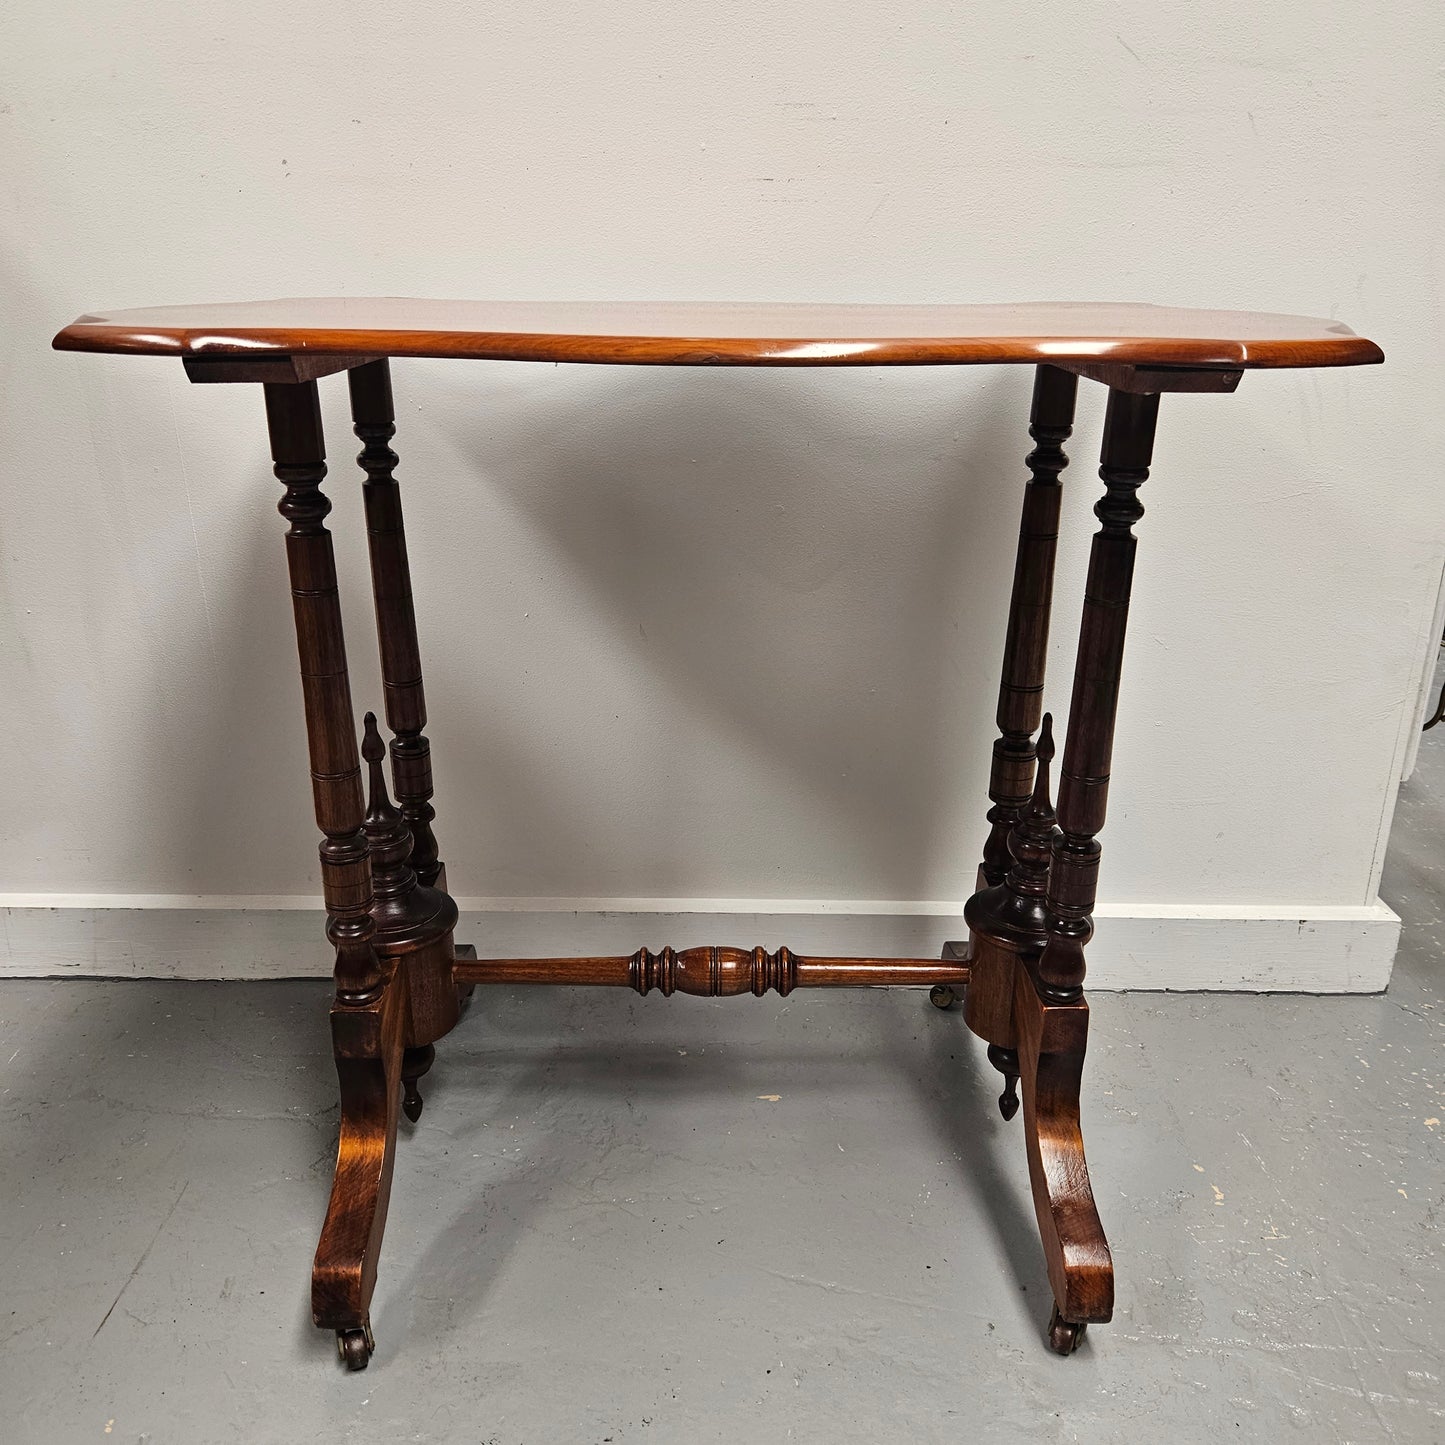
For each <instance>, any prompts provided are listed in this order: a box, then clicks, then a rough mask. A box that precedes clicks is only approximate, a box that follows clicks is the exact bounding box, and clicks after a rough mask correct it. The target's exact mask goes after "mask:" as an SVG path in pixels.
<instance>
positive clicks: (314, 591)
mask: <svg viewBox="0 0 1445 1445" xmlns="http://www.w3.org/2000/svg"><path fill="white" fill-rule="evenodd" d="M265 396H266V416H267V423H268V426H269V430H270V435H271V455H272V457H273V459H274V462H275V472H276V476H277V478H278V479H279V480H280V481H281V482H283V483H284V484H285V487H286V495H285V497H284V498H283V499H282V501H281V503H280V511H281V515H282V516H283V517H285V518H286V520H287V521H288V522H289V523H290V529H289V531H288V532H287V534H286V559H287V566H288V569H289V572H290V577H291V599H292V606H293V609H294V611H295V616H296V644H297V651H298V655H299V659H300V665H301V689H302V694H303V697H304V699H305V703H306V733H307V742H308V746H309V750H310V758H311V786H312V792H313V794H314V797H315V803H316V821H317V823H318V824H319V825H320V827H321V831H322V832H323V833H324V834H325V835H326V836H325V840H324V841H323V842H322V844H321V882H322V889H323V892H324V894H325V901H326V913H327V925H326V931H327V936H328V937H329V938H330V939H331V941H332V943H333V944H334V945H335V947H336V999H335V1002H334V1003H333V1005H332V1009H331V1033H332V1044H333V1049H334V1052H335V1056H336V1072H337V1077H338V1081H339V1083H340V1090H341V1131H340V1142H339V1144H338V1148H337V1158H336V1174H335V1178H334V1180H333V1182H332V1188H331V1198H330V1201H329V1203H328V1204H327V1208H326V1220H325V1223H324V1224H323V1225H322V1228H321V1239H320V1242H319V1243H318V1244H317V1247H316V1260H315V1265H314V1267H313V1271H312V1276H311V1310H312V1317H313V1319H314V1320H315V1321H316V1323H317V1325H319V1326H320V1327H321V1328H323V1329H334V1330H335V1331H336V1334H337V1344H338V1348H339V1350H340V1351H341V1355H342V1358H343V1359H344V1360H345V1361H346V1363H347V1364H348V1366H350V1367H351V1368H352V1369H360V1368H363V1367H364V1366H365V1364H366V1361H367V1359H368V1358H369V1356H370V1349H371V1321H370V1314H369V1311H370V1306H371V1294H372V1290H373V1288H374V1286H375V1283H376V1262H377V1255H378V1252H379V1251H380V1248H381V1236H382V1231H383V1229H384V1228H385V1224H386V1205H387V1198H388V1196H389V1194H390V1190H391V1168H392V1159H393V1155H394V1147H395V1139H396V1114H397V1103H398V1099H399V1095H400V1083H401V1077H400V1070H401V1041H402V1034H403V1030H404V1024H405V1015H406V997H405V994H404V993H403V991H402V990H401V989H400V988H398V987H396V986H395V984H394V967H393V966H392V965H391V964H390V963H389V962H387V961H385V960H383V959H382V958H381V957H380V956H379V955H378V953H377V949H376V946H375V942H376V930H377V925H376V920H375V918H374V917H373V916H372V907H373V893H372V875H371V855H370V846H369V842H368V837H367V833H366V830H365V827H364V814H363V809H362V795H361V759H360V757H359V756H358V753H357V747H356V725H355V720H354V717H353V714H352V711H351V685H350V682H349V680H348V677H347V670H346V643H345V639H344V636H343V633H342V627H341V606H340V600H339V598H338V595H337V589H336V562H335V557H334V554H333V551H332V545H331V534H330V532H329V531H327V529H326V525H325V519H326V515H327V513H328V512H329V511H330V509H331V503H330V501H329V500H328V499H327V498H326V496H325V495H324V494H323V493H322V491H321V483H322V480H323V479H324V478H325V476H326V461H325V455H326V452H325V445H324V442H323V439H322V432H321V409H320V405H319V401H318V398H317V393H316V383H315V382H314V381H309V382H297V383H267V384H266V386H265Z"/></svg>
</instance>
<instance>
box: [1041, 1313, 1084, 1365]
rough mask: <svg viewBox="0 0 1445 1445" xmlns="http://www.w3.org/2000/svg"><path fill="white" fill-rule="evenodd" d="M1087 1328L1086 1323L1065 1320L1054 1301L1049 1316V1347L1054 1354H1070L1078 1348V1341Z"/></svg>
mask: <svg viewBox="0 0 1445 1445" xmlns="http://www.w3.org/2000/svg"><path fill="white" fill-rule="evenodd" d="M1088 1328H1089V1326H1088V1325H1087V1324H1076V1323H1075V1322H1074V1321H1073V1320H1066V1319H1065V1318H1064V1317H1063V1315H1061V1314H1060V1313H1059V1307H1058V1305H1057V1303H1056V1304H1055V1305H1054V1312H1053V1314H1051V1315H1050V1316H1049V1348H1050V1349H1051V1350H1052V1351H1053V1352H1054V1353H1055V1354H1056V1355H1072V1354H1073V1353H1074V1351H1075V1350H1077V1349H1078V1348H1079V1341H1080V1340H1082V1339H1083V1338H1084V1331H1085V1330H1087V1329H1088Z"/></svg>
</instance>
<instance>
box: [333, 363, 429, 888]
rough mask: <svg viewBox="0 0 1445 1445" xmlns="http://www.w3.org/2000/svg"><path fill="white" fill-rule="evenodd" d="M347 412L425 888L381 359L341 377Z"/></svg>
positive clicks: (413, 688) (405, 564)
mask: <svg viewBox="0 0 1445 1445" xmlns="http://www.w3.org/2000/svg"><path fill="white" fill-rule="evenodd" d="M346 379H347V382H348V384H349V386H350V390H351V415H352V418H353V420H354V421H355V423H356V425H355V428H354V429H355V432H356V435H357V437H358V439H359V440H360V441H361V442H362V443H363V446H362V450H361V454H360V456H359V457H358V458H357V461H358V463H359V464H360V465H361V467H362V469H363V470H364V471H365V472H366V482H365V484H364V485H363V487H362V494H363V496H364V498H365V502H366V532H367V540H368V543H369V546H370V552H371V582H372V595H373V597H374V598H375V602H376V635H377V641H378V644H379V646H380V649H381V677H382V684H383V687H384V688H385V691H386V721H387V725H388V726H389V727H390V728H391V730H392V732H393V733H394V734H395V736H394V737H393V739H392V744H391V766H392V772H393V774H394V775H395V778H396V796H397V801H398V802H400V804H401V809H402V812H403V813H404V814H405V816H406V823H407V827H408V828H409V829H410V830H411V838H412V853H411V864H412V867H413V868H414V869H415V870H416V875H417V877H418V878H419V879H420V880H421V882H422V883H423V884H426V885H427V886H433V885H435V883H436V881H437V874H438V873H439V872H440V871H441V863H440V861H439V859H438V857H437V841H436V835H435V834H434V833H433V832H432V826H431V825H432V822H433V820H434V819H435V818H436V810H435V809H434V808H433V807H432V805H431V798H432V776H431V743H430V742H429V741H428V740H427V736H426V734H425V732H423V731H422V729H423V728H425V727H426V694H425V692H424V690H423V687H422V676H421V647H420V644H419V643H418V641H417V635H416V608H415V605H414V604H413V602H412V595H411V564H410V562H409V561H408V559H407V555H406V528H405V525H404V523H403V521H402V514H401V488H400V487H399V486H398V485H397V481H396V477H395V475H394V473H395V469H396V464H397V460H398V459H397V455H396V453H395V452H394V451H392V449H391V445H390V443H391V439H392V437H394V436H395V435H396V407H395V404H394V403H393V401H392V395H391V369H390V366H389V365H388V363H387V361H386V359H385V358H384V357H383V358H381V359H380V360H378V361H372V362H368V363H367V364H366V365H365V366H358V367H356V368H355V369H354V370H352V371H350V372H349V373H348V374H347V378H346Z"/></svg>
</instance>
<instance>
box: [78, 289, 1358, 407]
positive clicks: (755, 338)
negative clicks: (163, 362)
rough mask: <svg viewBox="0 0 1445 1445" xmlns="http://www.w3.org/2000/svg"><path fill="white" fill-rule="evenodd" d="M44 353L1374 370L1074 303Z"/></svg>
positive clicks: (1261, 318)
mask: <svg viewBox="0 0 1445 1445" xmlns="http://www.w3.org/2000/svg"><path fill="white" fill-rule="evenodd" d="M54 345H55V346H56V347H57V348H58V349H59V350H62V351H109V352H131V353H140V354H146V355H154V356H181V357H186V356H189V357H218V356H244V357H247V358H250V359H252V360H253V361H254V360H256V359H259V358H260V357H261V356H263V355H264V354H266V353H274V354H277V355H291V354H294V355H296V356H298V357H299V356H308V357H310V356H316V355H318V354H331V355H341V356H348V357H363V356H452V357H473V358H480V359H494V360H516V361H584V362H610V363H624V364H627V363H630V364H638V365H666V366H708V365H740V366H858V365H864V366H870V365H928V364H977V363H984V362H1027V363H1039V362H1051V363H1053V364H1055V365H1060V366H1062V365H1065V364H1068V363H1082V364H1087V365H1100V364H1107V363H1119V364H1124V365H1127V366H1156V367H1181V368H1185V369H1191V368H1194V369H1197V368H1204V369H1210V368H1224V369H1227V370H1240V369H1248V368H1252V367H1293V366H1359V365H1363V364H1368V363H1371V362H1378V361H1380V360H1382V359H1383V357H1382V354H1381V352H1380V349H1379V347H1377V346H1376V345H1375V344H1374V343H1373V342H1371V341H1367V340H1365V339H1364V338H1363V337H1360V336H1356V335H1355V333H1354V332H1352V331H1351V330H1350V329H1349V327H1348V326H1345V325H1343V324H1342V323H1340V322H1337V321H1330V320H1327V319H1324V318H1315V317H1304V316H1276V315H1271V314H1267V313H1264V312H1253V311H1202V310H1180V309H1176V308H1171V307H1165V306H1142V305H1123V304H1114V303H1088V302H1081V303H1065V302H1047V303H1044V302H1038V303H1030V304H1021V305H914V306H898V305H811V304H802V305H799V304H783V303H771V304H770V303H743V302H713V303H683V302H652V303H644V302H630V303H605V302H569V301H543V302H533V301H434V300H421V299H412V298H407V297H397V296H382V297H307V298H296V299H293V300H280V301H243V302H229V303H219V304H215V305H203V306H162V307H151V308H145V309H140V310H131V311H111V312H98V313H87V314H86V315H84V316H80V317H78V318H77V319H76V320H75V321H73V322H72V323H71V324H70V325H69V326H67V327H66V328H65V329H64V330H63V331H61V332H60V333H59V335H57V336H56V337H55V341H54ZM208 379H223V378H220V377H214V378H208ZM1161 389H1165V388H1163V387H1161Z"/></svg>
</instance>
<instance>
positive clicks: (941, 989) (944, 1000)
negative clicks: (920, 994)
mask: <svg viewBox="0 0 1445 1445" xmlns="http://www.w3.org/2000/svg"><path fill="white" fill-rule="evenodd" d="M928 1001H929V1003H931V1004H932V1005H933V1006H934V1008H952V1007H953V1006H954V1004H956V1003H957V1002H958V995H957V994H956V993H954V991H953V985H952V984H951V983H936V984H934V985H933V987H932V988H931V989H929V990H928Z"/></svg>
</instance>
